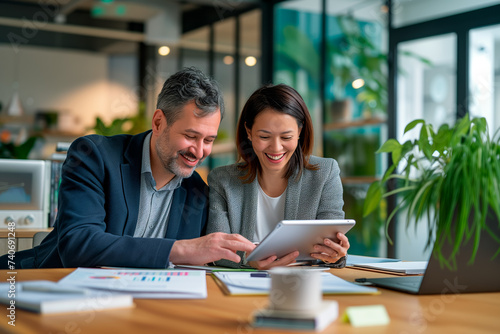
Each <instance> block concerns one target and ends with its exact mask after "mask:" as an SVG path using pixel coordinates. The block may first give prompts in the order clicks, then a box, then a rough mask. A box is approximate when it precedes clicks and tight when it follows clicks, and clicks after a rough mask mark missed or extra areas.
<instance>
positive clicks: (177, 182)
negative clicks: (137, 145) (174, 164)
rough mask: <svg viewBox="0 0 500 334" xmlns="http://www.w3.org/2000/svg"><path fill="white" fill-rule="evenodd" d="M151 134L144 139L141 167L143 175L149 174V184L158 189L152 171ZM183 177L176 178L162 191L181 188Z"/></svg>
mask: <svg viewBox="0 0 500 334" xmlns="http://www.w3.org/2000/svg"><path fill="white" fill-rule="evenodd" d="M151 134H152V132H150V133H149V134H148V135H147V136H146V138H145V139H144V144H143V145H142V165H141V174H147V175H148V177H147V178H148V179H149V182H150V184H151V186H152V187H153V188H155V189H156V181H155V179H154V178H153V172H152V171H151V155H150V149H149V148H150V143H151ZM181 183H182V177H180V176H177V175H176V176H174V178H173V179H172V180H170V182H169V183H167V184H166V185H165V186H164V187H163V188H162V189H166V190H174V189H177V188H179V187H180V186H181Z"/></svg>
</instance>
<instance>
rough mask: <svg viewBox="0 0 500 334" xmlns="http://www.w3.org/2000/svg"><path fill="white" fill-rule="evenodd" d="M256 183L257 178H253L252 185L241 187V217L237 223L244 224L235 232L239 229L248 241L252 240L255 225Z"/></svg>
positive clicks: (247, 184)
mask: <svg viewBox="0 0 500 334" xmlns="http://www.w3.org/2000/svg"><path fill="white" fill-rule="evenodd" d="M257 182H258V181H257V178H255V180H254V181H253V182H252V183H245V184H244V186H243V198H244V200H243V210H242V214H243V216H242V217H241V219H240V220H239V222H240V224H241V223H243V222H244V223H243V227H242V228H241V226H237V227H236V229H235V231H239V230H240V228H241V234H242V235H243V236H244V237H245V238H247V239H249V240H253V236H254V234H255V225H256V224H257V198H258V188H257Z"/></svg>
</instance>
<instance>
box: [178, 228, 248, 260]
mask: <svg viewBox="0 0 500 334" xmlns="http://www.w3.org/2000/svg"><path fill="white" fill-rule="evenodd" d="M254 248H255V245H254V244H253V243H252V242H250V241H249V240H247V239H245V238H244V237H243V236H241V235H239V234H226V233H221V232H218V233H211V234H208V235H206V236H203V237H199V238H194V239H186V240H177V241H176V242H174V244H173V245H172V249H171V251H170V257H169V260H170V261H171V262H172V263H174V264H204V263H209V262H213V261H218V260H221V259H227V260H229V261H233V262H240V260H241V258H240V257H239V256H238V254H236V252H237V251H244V252H251V251H252V250H253V249H254Z"/></svg>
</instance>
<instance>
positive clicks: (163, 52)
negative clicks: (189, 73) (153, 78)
mask: <svg viewBox="0 0 500 334" xmlns="http://www.w3.org/2000/svg"><path fill="white" fill-rule="evenodd" d="M158 53H159V54H160V56H166V55H168V54H169V53H170V48H169V47H168V46H160V47H159V48H158Z"/></svg>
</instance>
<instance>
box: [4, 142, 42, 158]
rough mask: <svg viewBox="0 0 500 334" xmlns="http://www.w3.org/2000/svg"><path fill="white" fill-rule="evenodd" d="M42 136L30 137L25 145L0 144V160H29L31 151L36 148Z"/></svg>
mask: <svg viewBox="0 0 500 334" xmlns="http://www.w3.org/2000/svg"><path fill="white" fill-rule="evenodd" d="M39 138H41V137H40V136H32V137H29V138H28V139H27V140H26V141H25V142H24V143H22V144H20V145H16V144H15V143H13V142H7V143H4V142H0V158H4V159H28V156H29V154H30V152H31V149H32V148H33V147H34V146H35V144H36V141H37V140H38V139H39Z"/></svg>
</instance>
